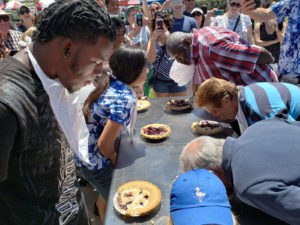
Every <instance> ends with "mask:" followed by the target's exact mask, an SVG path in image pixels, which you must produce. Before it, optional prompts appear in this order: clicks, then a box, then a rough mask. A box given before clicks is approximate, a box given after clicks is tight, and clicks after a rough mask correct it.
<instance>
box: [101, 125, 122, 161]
mask: <svg viewBox="0 0 300 225" xmlns="http://www.w3.org/2000/svg"><path fill="white" fill-rule="evenodd" d="M122 127H123V126H122V124H119V123H117V122H114V121H112V120H108V121H107V123H106V125H105V127H104V129H103V131H102V133H101V135H100V137H99V139H98V149H100V152H101V153H102V154H103V155H104V156H106V157H107V158H109V160H110V161H111V163H112V165H115V164H116V159H117V152H116V149H115V145H114V144H115V140H116V139H117V137H118V135H119V133H120V131H121V129H122Z"/></svg>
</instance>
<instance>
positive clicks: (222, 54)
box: [166, 27, 278, 85]
mask: <svg viewBox="0 0 300 225" xmlns="http://www.w3.org/2000/svg"><path fill="white" fill-rule="evenodd" d="M166 48H167V51H168V53H169V55H170V56H171V57H172V58H175V59H176V61H178V62H179V63H182V64H186V65H191V64H194V65H195V72H194V76H196V78H197V79H194V82H195V84H198V85H199V84H201V83H202V82H203V81H205V80H207V79H209V78H210V77H217V78H222V79H225V80H228V81H231V82H233V83H235V84H238V85H248V84H252V83H255V82H277V80H278V79H277V76H276V73H275V72H274V71H273V70H272V68H271V67H270V66H269V65H267V63H272V61H273V58H272V55H271V53H270V52H268V51H267V50H266V49H264V48H263V47H259V46H256V45H249V44H247V43H246V42H245V41H244V40H243V39H242V38H241V37H240V35H238V34H236V33H235V32H233V31H231V30H228V29H226V28H221V27H203V28H201V29H199V30H196V29H194V30H193V33H183V32H175V33H172V34H171V35H170V37H169V38H168V40H167V44H166ZM191 76H192V75H191Z"/></svg>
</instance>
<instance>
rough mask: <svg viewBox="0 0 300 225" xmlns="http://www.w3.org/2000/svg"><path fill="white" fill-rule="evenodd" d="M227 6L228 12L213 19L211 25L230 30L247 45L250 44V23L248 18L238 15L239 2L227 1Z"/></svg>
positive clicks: (236, 0) (237, 0) (234, 0)
mask: <svg viewBox="0 0 300 225" xmlns="http://www.w3.org/2000/svg"><path fill="white" fill-rule="evenodd" d="M227 4H228V12H226V13H225V14H224V15H220V16H217V17H215V18H214V19H213V20H212V23H211V25H212V26H219V27H224V28H227V29H229V30H232V31H234V32H236V33H238V34H239V35H240V36H241V37H242V38H243V39H244V40H245V41H246V42H247V43H248V44H252V37H253V35H252V22H251V19H250V17H249V16H247V15H245V14H242V13H240V9H241V0H228V2H227ZM216 12H218V11H215V13H216Z"/></svg>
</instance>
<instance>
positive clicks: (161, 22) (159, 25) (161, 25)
mask: <svg viewBox="0 0 300 225" xmlns="http://www.w3.org/2000/svg"><path fill="white" fill-rule="evenodd" d="M156 27H157V29H159V30H163V29H164V20H163V19H156Z"/></svg>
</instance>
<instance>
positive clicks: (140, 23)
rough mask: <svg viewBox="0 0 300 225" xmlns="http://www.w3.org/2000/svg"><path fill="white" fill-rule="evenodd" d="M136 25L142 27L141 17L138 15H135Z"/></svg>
mask: <svg viewBox="0 0 300 225" xmlns="http://www.w3.org/2000/svg"><path fill="white" fill-rule="evenodd" d="M136 24H137V25H138V26H140V27H141V26H143V15H142V14H140V13H138V14H136Z"/></svg>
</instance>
